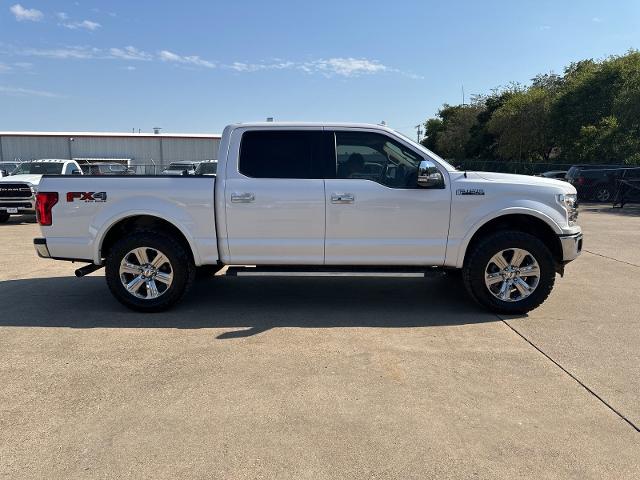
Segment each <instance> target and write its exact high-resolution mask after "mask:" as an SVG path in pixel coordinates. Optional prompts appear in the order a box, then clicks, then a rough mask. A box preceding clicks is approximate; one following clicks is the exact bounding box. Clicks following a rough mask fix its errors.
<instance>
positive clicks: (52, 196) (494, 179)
mask: <svg viewBox="0 0 640 480" xmlns="http://www.w3.org/2000/svg"><path fill="white" fill-rule="evenodd" d="M40 187H41V188H40V191H39V192H38V196H37V215H38V220H39V222H40V225H41V231H42V235H43V238H36V239H35V240H34V244H35V248H36V250H37V252H38V254H39V255H40V256H41V257H47V258H55V259H60V260H74V261H80V262H88V263H89V264H90V265H87V266H85V267H83V268H81V269H78V270H77V271H76V274H77V275H78V276H82V275H84V274H86V273H89V272H91V271H94V270H96V269H98V268H100V267H101V266H105V267H106V280H107V284H108V286H109V288H110V290H111V292H112V293H113V295H114V296H115V297H116V298H117V299H118V300H119V301H120V302H122V303H123V304H124V305H126V306H128V307H130V308H132V309H135V310H140V311H159V310H163V309H166V308H168V307H170V306H171V305H173V304H175V303H176V302H177V301H178V300H180V299H181V298H182V296H183V295H184V293H185V292H186V291H187V289H188V287H189V286H190V285H191V283H192V281H193V279H194V275H195V270H196V267H199V266H208V265H213V266H218V267H220V268H222V266H223V265H256V266H258V267H262V268H265V269H268V268H269V266H271V268H276V267H283V269H285V270H286V268H287V267H288V268H291V267H292V266H295V267H296V268H297V269H309V270H316V271H317V270H323V269H324V270H328V271H336V270H341V269H342V270H358V269H375V268H378V267H383V268H384V270H385V271H389V270H393V269H397V270H399V271H407V269H410V270H411V271H427V270H431V269H433V267H440V268H442V269H450V270H461V271H462V278H463V281H464V284H465V285H466V288H467V290H468V291H469V293H470V294H471V296H472V297H473V298H474V299H475V300H477V301H478V302H479V303H480V304H482V305H484V306H485V307H487V308H489V309H491V310H493V311H496V312H501V313H522V312H527V311H529V310H531V309H533V308H535V307H537V306H538V305H540V304H541V303H542V302H543V301H544V300H545V299H546V298H547V296H548V295H549V293H550V292H551V289H552V287H553V284H554V281H555V275H556V273H563V271H564V265H565V264H566V263H567V262H569V261H571V260H573V259H575V258H576V257H577V256H578V255H579V254H580V251H581V248H582V233H581V229H580V227H579V226H578V225H576V217H577V205H576V190H575V188H574V187H572V186H571V185H569V184H568V183H566V182H562V181H559V180H553V179H547V178H540V177H531V176H522V175H508V174H499V173H487V172H463V171H459V170H456V169H455V168H453V167H452V166H451V165H449V164H448V163H446V162H445V161H444V160H442V159H441V158H439V157H438V156H437V155H435V154H433V153H432V152H430V151H429V150H427V149H425V148H424V147H422V146H421V145H418V144H416V143H414V142H412V141H411V140H409V139H408V138H406V137H404V136H402V135H400V134H398V133H397V132H395V131H393V130H390V129H388V128H386V127H383V126H378V125H366V124H300V123H289V124H277V123H275V124H274V123H264V124H238V125H231V126H228V127H227V128H225V130H224V133H223V136H222V140H221V143H220V150H219V161H218V170H217V176H216V177H215V178H214V177H198V176H180V177H177V176H175V177H172V176H166V177H139V176H135V177H131V176H125V177H88V176H86V177H79V178H70V177H49V176H45V177H44V178H43V179H42V182H41V185H40Z"/></svg>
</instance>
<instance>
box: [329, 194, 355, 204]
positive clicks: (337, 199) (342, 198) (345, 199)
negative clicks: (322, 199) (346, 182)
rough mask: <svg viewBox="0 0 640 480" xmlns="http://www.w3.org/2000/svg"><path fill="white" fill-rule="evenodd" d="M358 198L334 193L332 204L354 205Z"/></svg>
mask: <svg viewBox="0 0 640 480" xmlns="http://www.w3.org/2000/svg"><path fill="white" fill-rule="evenodd" d="M355 199H356V197H354V195H353V193H332V194H331V203H353V202H354V201H355Z"/></svg>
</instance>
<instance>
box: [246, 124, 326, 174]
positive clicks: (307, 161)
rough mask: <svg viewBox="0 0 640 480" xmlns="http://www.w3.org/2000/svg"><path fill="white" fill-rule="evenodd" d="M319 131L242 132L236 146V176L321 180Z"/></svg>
mask: <svg viewBox="0 0 640 480" xmlns="http://www.w3.org/2000/svg"><path fill="white" fill-rule="evenodd" d="M322 138H323V137H322V132H319V131H317V132H309V131H287V130H278V131H268V130H259V131H253V132H246V133H244V134H243V135H242V143H241V145H240V164H239V170H240V173H242V174H243V175H246V176H248V177H253V178H322V173H321V163H322V158H321V157H322V154H321V153H319V152H320V151H321V150H320V149H321V141H322V140H321V139H322Z"/></svg>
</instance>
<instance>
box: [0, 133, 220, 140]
mask: <svg viewBox="0 0 640 480" xmlns="http://www.w3.org/2000/svg"><path fill="white" fill-rule="evenodd" d="M0 137H111V138H113V137H120V138H157V137H160V138H209V139H212V140H218V139H220V138H221V137H222V135H220V134H216V133H211V134H209V133H127V132H28V131H23V132H9V131H7V132H2V131H0Z"/></svg>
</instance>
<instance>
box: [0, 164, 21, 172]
mask: <svg viewBox="0 0 640 480" xmlns="http://www.w3.org/2000/svg"><path fill="white" fill-rule="evenodd" d="M17 166H18V164H17V163H0V170H6V171H7V172H9V173H11V172H12V171H13V170H14V169H15V168H16V167H17Z"/></svg>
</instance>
